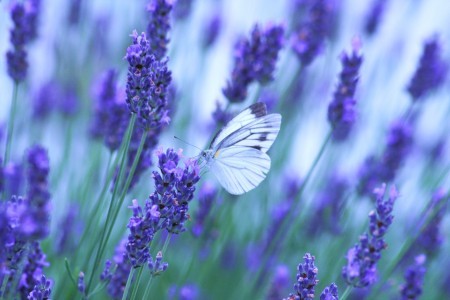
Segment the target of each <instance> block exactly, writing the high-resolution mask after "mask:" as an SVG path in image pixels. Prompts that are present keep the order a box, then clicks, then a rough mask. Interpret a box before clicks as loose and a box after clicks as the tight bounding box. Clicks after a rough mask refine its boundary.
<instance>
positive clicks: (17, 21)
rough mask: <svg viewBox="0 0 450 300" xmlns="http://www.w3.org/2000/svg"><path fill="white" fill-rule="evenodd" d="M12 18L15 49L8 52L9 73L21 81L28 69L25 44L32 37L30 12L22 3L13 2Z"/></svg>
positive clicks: (12, 39)
mask: <svg viewBox="0 0 450 300" xmlns="http://www.w3.org/2000/svg"><path fill="white" fill-rule="evenodd" d="M11 18H12V20H13V23H14V27H13V29H11V31H10V33H11V37H10V40H11V43H12V46H13V50H9V51H8V52H7V53H6V60H7V65H8V74H9V76H10V77H11V78H12V79H13V80H14V81H15V82H21V81H23V80H24V79H25V77H26V75H27V70H28V61H27V52H26V51H25V46H26V44H28V43H29V42H30V40H31V38H32V33H31V30H30V26H29V25H30V24H29V14H28V13H27V10H26V8H25V6H24V5H23V4H22V3H14V4H13V7H12V9H11Z"/></svg>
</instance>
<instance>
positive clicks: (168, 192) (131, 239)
mask: <svg viewBox="0 0 450 300" xmlns="http://www.w3.org/2000/svg"><path fill="white" fill-rule="evenodd" d="M157 154H158V166H159V169H160V172H156V171H154V172H153V179H154V181H155V192H154V193H153V194H151V195H150V197H149V199H147V201H146V203H145V206H144V207H141V206H139V205H138V203H137V201H136V200H135V201H133V206H131V208H132V210H133V216H132V217H131V218H130V221H129V223H128V228H129V229H130V234H129V236H128V242H127V244H126V249H127V253H128V257H129V260H130V262H131V264H132V266H133V267H134V268H137V267H140V266H142V265H143V264H145V263H146V262H148V263H149V264H150V259H151V256H150V253H149V245H150V243H151V242H152V240H153V237H154V234H155V233H156V232H157V231H159V230H162V229H166V230H167V231H168V232H170V233H175V234H177V233H180V232H183V231H185V230H186V228H185V225H184V223H185V221H186V220H187V219H188V218H189V215H188V205H189V202H190V201H191V200H192V198H193V196H194V191H195V185H196V183H197V182H198V181H199V180H200V177H199V167H198V166H197V164H196V162H195V161H193V160H188V161H186V162H185V167H184V168H182V167H180V166H179V162H180V160H181V158H182V155H181V150H180V151H179V152H175V151H174V150H173V149H167V151H166V152H164V151H162V150H160V151H158V153H157ZM157 261H158V260H157V259H156V262H157ZM156 262H155V263H156ZM152 263H153V262H152Z"/></svg>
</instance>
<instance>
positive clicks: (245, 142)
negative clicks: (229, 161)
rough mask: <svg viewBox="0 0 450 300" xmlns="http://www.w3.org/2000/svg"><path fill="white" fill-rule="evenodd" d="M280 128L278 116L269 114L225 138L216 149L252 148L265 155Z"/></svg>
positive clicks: (279, 117)
mask: <svg viewBox="0 0 450 300" xmlns="http://www.w3.org/2000/svg"><path fill="white" fill-rule="evenodd" d="M280 126H281V115H280V114H270V115H265V116H262V117H259V118H256V119H254V120H253V121H252V122H250V123H248V124H246V125H245V126H242V127H241V128H239V129H237V130H235V131H234V132H232V133H231V134H230V135H228V136H227V137H225V138H224V139H223V140H222V141H221V142H220V144H219V145H218V146H217V148H218V149H223V148H226V147H231V146H241V147H249V148H254V149H256V150H260V151H262V152H264V153H266V152H267V151H268V150H269V148H270V147H271V146H272V144H273V142H274V141H275V139H276V137H277V136H278V132H279V131H280ZM214 150H215V149H214Z"/></svg>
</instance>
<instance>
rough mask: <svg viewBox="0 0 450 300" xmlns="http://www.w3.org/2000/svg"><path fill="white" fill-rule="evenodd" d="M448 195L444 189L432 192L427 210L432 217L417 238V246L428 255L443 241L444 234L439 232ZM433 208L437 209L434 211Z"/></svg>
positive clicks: (438, 247) (433, 252)
mask: <svg viewBox="0 0 450 300" xmlns="http://www.w3.org/2000/svg"><path fill="white" fill-rule="evenodd" d="M447 203H448V197H447V195H446V193H445V191H444V189H442V188H441V189H438V190H436V191H435V192H434V194H433V198H432V202H431V205H430V209H429V211H431V213H432V219H431V220H430V221H429V223H428V224H427V225H426V226H425V228H424V229H423V231H422V232H421V233H420V235H419V237H418V239H417V246H418V247H419V248H420V249H422V250H423V251H425V253H427V254H428V255H432V254H435V253H436V252H437V251H438V250H439V249H440V247H441V245H442V243H443V241H444V235H443V234H442V232H441V223H442V219H443V218H444V216H445V212H446V210H447ZM434 210H437V211H436V212H434Z"/></svg>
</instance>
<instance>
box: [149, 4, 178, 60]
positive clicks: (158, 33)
mask: <svg viewBox="0 0 450 300" xmlns="http://www.w3.org/2000/svg"><path fill="white" fill-rule="evenodd" d="M172 3H173V0H150V3H149V4H148V6H147V9H148V12H149V13H150V20H149V23H148V26H147V36H148V37H149V47H150V52H151V53H152V54H153V55H154V56H155V57H156V59H157V60H161V59H162V58H163V57H164V56H165V55H166V52H167V45H168V44H169V38H168V34H169V30H170V12H171V11H172V7H173V4H172Z"/></svg>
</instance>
